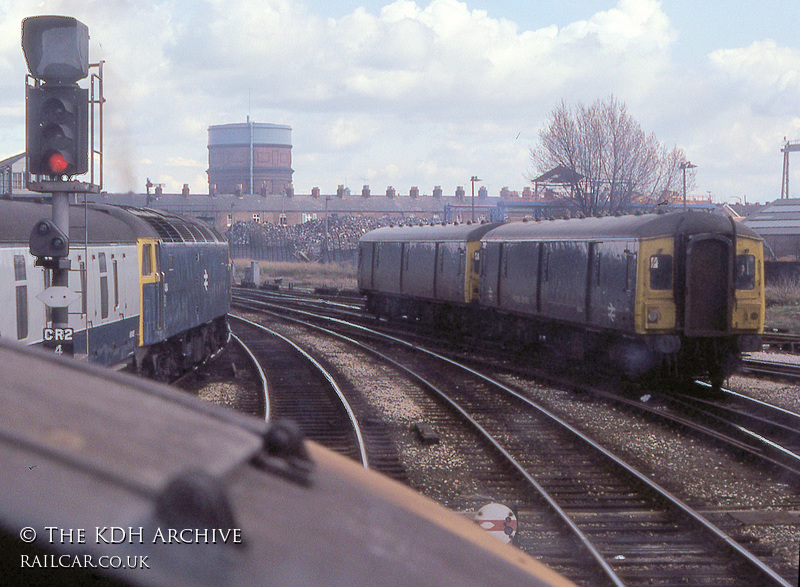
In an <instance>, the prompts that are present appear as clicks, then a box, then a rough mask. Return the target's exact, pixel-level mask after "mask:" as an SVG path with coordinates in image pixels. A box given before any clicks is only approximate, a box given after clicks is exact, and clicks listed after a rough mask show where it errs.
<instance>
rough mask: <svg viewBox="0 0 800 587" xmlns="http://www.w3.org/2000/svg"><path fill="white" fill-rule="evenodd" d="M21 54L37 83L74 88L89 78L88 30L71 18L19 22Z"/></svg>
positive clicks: (39, 18)
mask: <svg viewBox="0 0 800 587" xmlns="http://www.w3.org/2000/svg"><path fill="white" fill-rule="evenodd" d="M22 52H23V53H24V54H25V61H26V62H27V64H28V71H30V72H31V75H32V76H33V77H35V78H36V79H39V80H42V81H44V82H51V83H56V84H74V83H75V82H77V81H78V80H79V79H83V78H85V77H86V76H87V75H88V74H89V28H88V27H87V26H86V25H85V24H83V23H82V22H80V21H79V20H77V19H75V18H72V17H70V16H31V17H28V18H26V19H24V20H23V21H22Z"/></svg>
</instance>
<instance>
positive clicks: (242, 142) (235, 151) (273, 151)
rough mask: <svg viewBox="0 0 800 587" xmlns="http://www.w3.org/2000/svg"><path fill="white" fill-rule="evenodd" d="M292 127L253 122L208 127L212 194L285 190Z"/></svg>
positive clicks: (289, 175)
mask: <svg viewBox="0 0 800 587" xmlns="http://www.w3.org/2000/svg"><path fill="white" fill-rule="evenodd" d="M293 173H294V170H293V169H292V127H290V126H286V125H281V124H267V123H256V122H252V121H251V120H250V118H249V117H248V119H247V122H245V123H235V124H219V125H214V126H210V127H208V185H209V193H211V194H234V193H236V194H260V195H264V196H266V195H270V194H284V193H286V192H287V190H289V189H290V188H291V183H292V174H293Z"/></svg>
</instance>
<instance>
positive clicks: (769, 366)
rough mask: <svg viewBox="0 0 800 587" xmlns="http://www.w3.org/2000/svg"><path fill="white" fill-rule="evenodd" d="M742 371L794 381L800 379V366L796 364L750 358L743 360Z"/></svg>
mask: <svg viewBox="0 0 800 587" xmlns="http://www.w3.org/2000/svg"><path fill="white" fill-rule="evenodd" d="M742 371H744V372H745V373H752V374H754V375H768V376H771V377H782V378H786V379H792V380H798V379H800V365H797V364H794V363H782V362H779V361H764V360H759V359H753V358H749V357H748V358H745V359H743V360H742Z"/></svg>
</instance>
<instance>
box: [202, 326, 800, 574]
mask: <svg viewBox="0 0 800 587" xmlns="http://www.w3.org/2000/svg"><path fill="white" fill-rule="evenodd" d="M271 326H272V327H274V328H275V329H276V330H279V331H281V332H282V333H283V334H285V335H287V336H290V337H292V338H295V339H296V340H298V341H300V343H301V344H302V345H303V346H306V347H307V348H313V349H315V352H317V353H319V354H320V355H323V356H325V357H326V359H327V360H328V361H330V363H331V364H333V365H334V366H335V367H336V368H337V369H339V370H340V372H341V373H342V374H343V375H344V376H345V377H347V378H349V379H350V380H351V381H353V382H354V383H355V385H356V387H357V388H359V389H360V390H361V393H362V394H363V395H364V398H365V399H366V400H367V402H368V403H370V404H371V405H372V406H373V407H374V408H375V409H376V410H377V412H378V414H379V416H380V417H381V418H382V419H384V420H386V421H387V422H388V423H389V424H390V427H391V429H392V430H393V434H394V435H395V438H396V442H397V443H398V447H399V452H400V457H401V460H402V462H403V464H404V465H405V466H406V468H407V471H408V478H409V482H410V483H411V485H412V486H413V487H415V488H416V489H417V490H419V491H421V492H423V493H425V494H426V495H428V496H429V497H432V498H433V499H436V500H437V501H439V502H441V503H443V504H444V505H451V504H453V503H456V502H458V501H461V502H462V503H463V498H464V496H465V495H475V494H479V493H480V491H481V488H480V487H479V486H478V484H477V483H476V482H475V481H474V480H471V479H469V478H465V476H464V475H462V474H461V469H462V465H463V462H464V461H463V458H464V457H463V456H462V443H463V442H469V441H468V440H466V439H465V438H462V434H461V433H460V432H459V431H457V430H449V429H446V430H445V429H443V430H439V433H440V441H439V443H438V444H435V445H430V446H423V445H421V444H420V442H419V440H418V439H417V437H416V435H415V434H414V432H413V430H412V428H413V425H414V424H415V423H417V422H420V421H421V420H422V419H423V418H424V414H429V413H431V412H430V410H432V409H433V410H436V409H441V407H440V406H438V405H437V404H436V403H435V402H434V401H433V400H431V399H430V398H428V397H427V396H426V395H425V394H424V393H423V392H422V391H421V390H420V389H419V388H417V387H416V386H414V385H412V384H409V383H408V382H407V381H405V380H404V379H402V378H398V377H397V373H396V372H395V371H394V370H393V369H390V368H388V367H387V366H385V365H383V364H381V363H380V362H379V361H377V360H372V359H371V358H366V359H365V358H364V357H363V356H361V357H359V359H357V360H354V358H353V351H352V349H351V348H350V347H349V346H347V345H345V344H344V343H339V342H335V341H323V340H321V339H320V338H318V337H316V336H315V335H314V334H309V333H308V332H307V331H305V330H304V329H302V328H298V327H295V326H287V325H282V324H279V323H275V324H272V325H271ZM754 355H755V353H754ZM758 355H761V353H758ZM767 355H768V356H767V357H766V358H772V357H771V355H772V354H771V353H768V354H767ZM783 356H785V355H783ZM758 358H762V357H760V356H759V357H758ZM223 360H226V361H228V362H230V360H231V359H230V358H228V359H223ZM237 362H238V361H237ZM240 375H241V374H240ZM507 381H508V382H509V383H514V384H519V385H520V386H521V387H522V388H523V389H525V390H526V391H527V392H528V393H529V394H530V395H531V397H535V398H536V399H540V400H542V401H543V402H544V403H545V404H546V405H547V406H548V407H549V408H550V409H551V410H552V411H554V412H556V413H558V414H559V415H562V416H563V417H564V418H565V419H567V420H568V421H570V422H572V423H573V424H574V425H575V426H576V427H578V428H580V429H581V430H583V431H585V432H586V433H587V434H588V435H590V436H592V437H593V438H595V439H597V440H601V441H603V442H604V443H605V444H606V446H607V447H608V448H609V449H610V450H611V451H612V452H615V453H616V454H618V455H619V456H621V457H623V458H625V459H627V460H630V461H631V462H632V463H633V464H634V465H635V466H637V467H638V468H639V469H640V470H641V471H643V472H645V473H646V474H648V475H649V476H651V478H653V479H654V480H655V481H657V482H658V483H660V484H661V485H663V486H665V487H666V488H668V489H669V490H671V491H673V492H674V493H676V494H677V495H679V496H680V497H682V499H684V500H685V501H687V502H689V503H690V504H691V505H693V506H700V505H701V504H702V506H703V507H704V508H705V509H706V510H707V511H710V512H712V513H714V514H718V515H726V514H727V515H730V516H732V517H733V518H734V519H736V514H737V513H739V512H749V511H755V512H769V511H779V512H784V513H785V514H786V518H787V521H791V522H797V521H798V520H800V489H798V488H797V487H795V486H792V485H790V484H789V483H787V482H784V481H782V480H781V479H779V478H777V477H776V476H775V475H772V474H770V473H767V472H763V471H756V472H754V470H753V467H752V466H751V465H749V464H747V463H746V462H742V461H741V458H740V457H738V456H737V455H735V454H733V453H731V452H729V451H727V450H724V449H722V448H718V447H714V446H712V445H709V444H708V443H706V442H704V441H700V440H695V439H693V438H690V437H688V436H687V435H686V434H684V433H682V432H681V431H677V430H675V429H672V428H667V427H664V426H662V425H654V424H653V423H652V422H651V421H649V420H647V419H644V418H642V417H640V416H638V415H633V414H631V413H627V412H626V411H625V410H622V409H619V408H616V407H613V406H609V405H607V404H605V403H604V402H597V401H593V400H591V399H590V398H587V397H582V396H580V395H577V394H575V393H573V392H571V391H564V390H558V389H552V388H549V387H545V386H542V385H539V384H536V383H531V382H528V381H520V380H518V379H517V378H515V377H512V376H508V377H507ZM237 385H238V382H237V383H227V382H225V381H221V380H215V381H210V382H207V383H206V384H205V385H198V388H197V389H196V390H195V391H196V392H197V393H198V394H199V395H200V396H201V397H204V398H205V399H207V400H209V401H212V402H214V403H221V404H225V405H229V406H233V407H235V406H236V404H237V399H236V398H237V391H236V387H237ZM728 387H730V388H731V389H733V390H735V391H738V392H740V393H743V394H747V395H751V396H753V397H757V398H759V399H762V400H764V401H768V402H771V403H775V404H776V405H780V406H782V407H784V408H787V409H790V410H794V411H800V390H799V389H798V387H797V386H794V385H791V384H787V383H784V382H779V381H769V380H764V379H756V378H753V377H745V376H734V377H731V378H730V380H729V381H728ZM740 538H745V539H750V540H752V541H754V542H760V543H762V544H763V545H764V546H767V547H768V548H770V549H771V550H772V551H773V552H774V554H775V555H776V556H777V557H779V558H780V560H781V561H782V562H783V563H784V564H785V565H786V568H788V569H795V570H796V568H797V564H798V544H800V523H763V524H750V525H747V526H744V527H743V528H742V530H741V536H740ZM784 571H785V569H784Z"/></svg>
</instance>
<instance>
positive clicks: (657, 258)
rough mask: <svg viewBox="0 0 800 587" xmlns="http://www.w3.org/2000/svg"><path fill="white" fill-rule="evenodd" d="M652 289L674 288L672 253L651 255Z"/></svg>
mask: <svg viewBox="0 0 800 587" xmlns="http://www.w3.org/2000/svg"><path fill="white" fill-rule="evenodd" d="M650 289H672V255H651V256H650Z"/></svg>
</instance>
